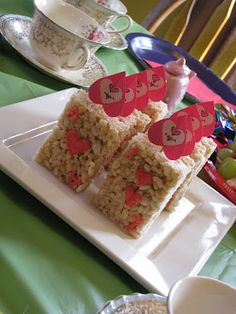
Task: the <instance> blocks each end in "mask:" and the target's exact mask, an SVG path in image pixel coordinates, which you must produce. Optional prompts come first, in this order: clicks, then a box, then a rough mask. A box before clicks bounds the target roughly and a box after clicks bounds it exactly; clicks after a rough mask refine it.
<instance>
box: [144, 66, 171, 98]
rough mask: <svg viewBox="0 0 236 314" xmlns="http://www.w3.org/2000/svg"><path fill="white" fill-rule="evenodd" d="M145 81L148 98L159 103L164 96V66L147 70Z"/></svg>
mask: <svg viewBox="0 0 236 314" xmlns="http://www.w3.org/2000/svg"><path fill="white" fill-rule="evenodd" d="M146 72H147V80H148V88H149V98H150V99H151V100H153V101H160V100H162V99H163V98H164V96H165V94H166V79H165V69H164V66H158V67H155V68H152V69H147V70H146Z"/></svg>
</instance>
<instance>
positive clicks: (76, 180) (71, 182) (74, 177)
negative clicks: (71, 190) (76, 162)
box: [68, 171, 81, 187]
mask: <svg viewBox="0 0 236 314" xmlns="http://www.w3.org/2000/svg"><path fill="white" fill-rule="evenodd" d="M68 184H69V186H71V187H74V186H75V185H80V184H81V179H80V178H78V177H77V175H76V174H75V173H74V171H72V172H71V173H70V174H69V177H68Z"/></svg>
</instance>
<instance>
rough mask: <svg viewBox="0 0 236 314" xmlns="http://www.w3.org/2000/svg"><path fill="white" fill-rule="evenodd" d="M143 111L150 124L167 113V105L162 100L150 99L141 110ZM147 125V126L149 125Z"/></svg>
mask: <svg viewBox="0 0 236 314" xmlns="http://www.w3.org/2000/svg"><path fill="white" fill-rule="evenodd" d="M142 112H143V113H145V114H146V115H148V116H149V118H151V123H150V125H151V124H153V123H154V122H155V121H159V120H162V119H164V118H165V116H166V115H167V113H168V106H167V104H166V103H164V102H163V101H156V102H155V101H152V100H149V101H148V104H147V106H146V107H145V108H144V110H142ZM150 125H149V126H150Z"/></svg>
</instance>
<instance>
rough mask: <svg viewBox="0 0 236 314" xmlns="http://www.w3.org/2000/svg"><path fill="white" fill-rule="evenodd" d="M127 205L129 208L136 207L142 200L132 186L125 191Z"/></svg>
mask: <svg viewBox="0 0 236 314" xmlns="http://www.w3.org/2000/svg"><path fill="white" fill-rule="evenodd" d="M124 193H125V204H126V205H128V206H135V205H137V204H139V203H140V202H141V200H142V195H140V194H139V193H138V192H136V191H135V190H134V189H133V188H132V187H131V186H127V187H125V189H124Z"/></svg>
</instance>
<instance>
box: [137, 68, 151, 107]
mask: <svg viewBox="0 0 236 314" xmlns="http://www.w3.org/2000/svg"><path fill="white" fill-rule="evenodd" d="M136 97H137V99H136V108H137V109H139V110H143V109H144V108H145V107H146V106H147V104H148V100H149V92H148V81H147V72H146V71H143V72H140V73H138V74H137V88H136Z"/></svg>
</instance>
